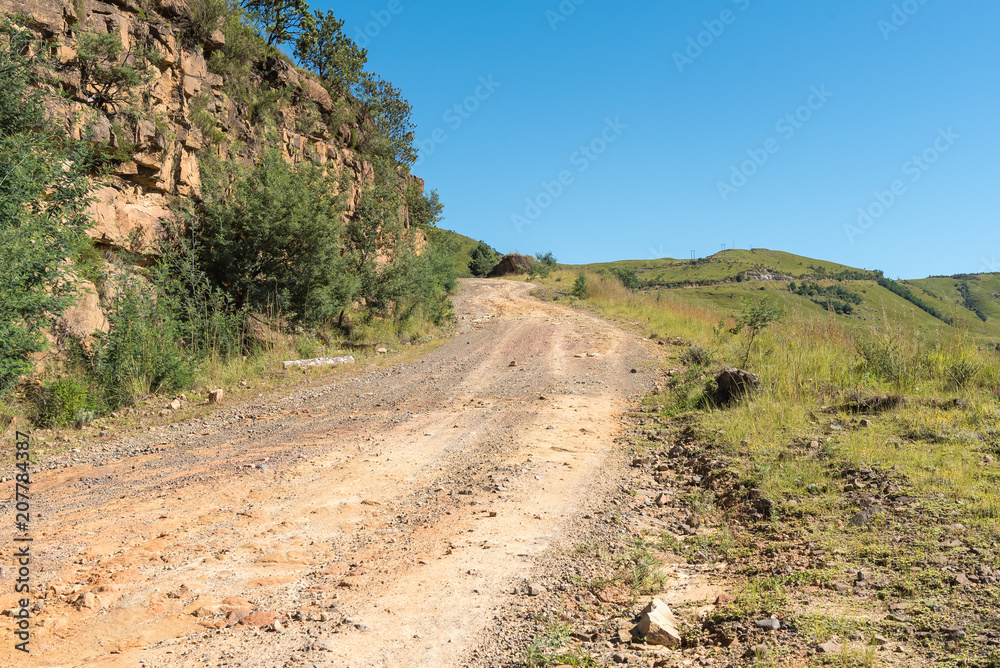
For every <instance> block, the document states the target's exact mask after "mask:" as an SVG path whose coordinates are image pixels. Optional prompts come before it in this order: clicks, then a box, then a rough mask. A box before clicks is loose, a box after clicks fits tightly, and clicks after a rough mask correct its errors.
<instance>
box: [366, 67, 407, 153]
mask: <svg viewBox="0 0 1000 668" xmlns="http://www.w3.org/2000/svg"><path fill="white" fill-rule="evenodd" d="M353 93H354V96H355V97H356V98H357V99H358V101H359V102H360V103H361V109H362V118H363V122H362V124H361V130H362V140H363V143H364V144H366V145H367V146H368V148H369V149H370V150H372V151H373V152H375V153H377V154H380V155H384V156H385V157H388V158H391V159H393V160H395V161H396V162H400V163H402V164H404V165H412V164H413V163H414V161H416V159H417V149H416V148H415V147H414V146H413V140H414V135H413V128H414V127H415V126H414V125H413V122H412V121H411V120H410V113H411V111H412V107H411V106H410V103H409V102H407V101H406V100H405V99H404V98H403V96H402V94H401V93H400V91H399V89H398V88H396V87H395V86H393V85H392V84H391V83H389V82H388V81H386V80H384V79H382V78H380V77H379V76H378V75H376V74H369V73H367V72H365V73H364V74H363V75H362V76H361V79H360V80H359V81H358V83H357V84H356V85H355V86H354V88H353Z"/></svg>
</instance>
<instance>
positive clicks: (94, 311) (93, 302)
mask: <svg viewBox="0 0 1000 668" xmlns="http://www.w3.org/2000/svg"><path fill="white" fill-rule="evenodd" d="M109 329H110V328H109V326H108V319H107V318H105V317H104V311H102V310H101V302H100V299H99V298H98V296H97V288H96V287H95V286H94V284H93V283H91V282H90V281H81V282H80V285H79V294H78V296H77V298H76V303H75V304H73V306H71V307H69V308H68V309H66V310H65V311H64V312H63V315H62V318H60V320H59V324H58V327H57V330H58V331H59V332H60V333H61V334H63V335H64V336H69V337H72V338H74V339H76V340H77V341H79V342H80V343H81V344H82V345H83V347H84V348H87V349H89V348H90V347H91V345H93V337H94V334H96V333H97V332H104V333H107V332H108V331H109Z"/></svg>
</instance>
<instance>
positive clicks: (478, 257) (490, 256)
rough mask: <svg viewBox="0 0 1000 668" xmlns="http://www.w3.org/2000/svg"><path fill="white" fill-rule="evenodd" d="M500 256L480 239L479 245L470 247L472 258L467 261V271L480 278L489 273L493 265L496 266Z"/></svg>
mask: <svg viewBox="0 0 1000 668" xmlns="http://www.w3.org/2000/svg"><path fill="white" fill-rule="evenodd" d="M499 259H500V257H499V255H498V254H497V253H496V251H494V250H493V249H492V248H490V247H489V245H488V244H487V243H486V242H485V241H480V242H479V245H477V246H476V247H475V248H473V249H472V260H471V261H470V262H469V271H470V272H472V275H473V276H476V277H477V278H482V277H484V276H486V275H487V274H489V273H490V272H491V271H492V270H493V267H495V266H497V262H498V261H499Z"/></svg>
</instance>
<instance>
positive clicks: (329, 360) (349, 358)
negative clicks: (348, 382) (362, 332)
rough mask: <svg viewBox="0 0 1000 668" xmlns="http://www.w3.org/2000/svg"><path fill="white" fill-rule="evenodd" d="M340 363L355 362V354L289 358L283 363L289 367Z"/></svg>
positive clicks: (335, 364)
mask: <svg viewBox="0 0 1000 668" xmlns="http://www.w3.org/2000/svg"><path fill="white" fill-rule="evenodd" d="M339 364H354V356H353V355H344V356H343V357H316V358H314V359H309V360H288V361H285V362H282V365H283V366H284V367H285V368H286V369H288V368H290V367H293V366H301V367H312V366H337V365H339Z"/></svg>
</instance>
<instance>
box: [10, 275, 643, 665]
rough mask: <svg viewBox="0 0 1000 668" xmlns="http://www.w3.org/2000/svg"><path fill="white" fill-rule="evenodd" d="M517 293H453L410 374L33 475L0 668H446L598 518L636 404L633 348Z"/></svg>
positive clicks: (274, 404) (258, 408) (367, 380)
mask: <svg viewBox="0 0 1000 668" xmlns="http://www.w3.org/2000/svg"><path fill="white" fill-rule="evenodd" d="M530 287H531V286H530V285H528V284H524V283H517V282H508V281H493V280H491V281H486V280H468V281H463V284H462V288H461V291H460V294H459V295H458V296H457V297H456V299H455V306H456V313H457V316H458V318H459V331H458V333H457V334H456V335H455V336H454V337H453V339H452V340H450V341H449V342H447V343H446V344H445V345H443V346H442V347H440V348H439V349H437V350H436V351H434V352H432V353H429V354H428V355H426V356H424V357H423V358H421V359H419V360H417V361H416V362H414V363H410V364H405V365H397V366H393V367H386V368H382V369H377V370H369V371H362V372H360V373H359V374H358V375H356V376H354V377H352V378H348V379H345V380H343V381H338V382H335V383H331V384H329V385H324V386H321V387H311V388H309V389H306V390H303V391H300V392H298V393H297V394H294V395H292V396H290V397H285V398H281V399H275V400H267V399H261V400H259V401H258V402H253V403H250V404H243V405H239V406H227V407H225V408H223V409H221V410H219V411H218V412H216V413H214V414H212V415H211V416H210V417H209V418H207V419H205V420H200V421H196V422H192V423H182V424H179V425H171V426H170V427H168V428H163V429H157V430H155V431H153V432H151V433H149V434H147V435H145V436H144V437H143V438H142V439H139V440H137V439H131V440H128V441H127V442H126V441H123V442H122V443H120V444H118V446H117V448H112V450H111V451H110V452H102V453H100V454H97V455H88V453H87V451H86V450H85V451H84V452H83V453H81V454H79V455H78V456H77V457H76V459H77V460H78V461H75V462H74V461H72V460H67V464H70V465H67V466H65V467H60V468H55V469H52V470H46V471H42V472H39V473H37V474H36V476H35V479H34V485H33V495H34V497H36V500H35V502H34V503H35V507H34V509H35V511H36V513H40V514H41V517H40V518H35V521H34V522H33V529H34V532H35V533H34V535H35V543H34V545H33V548H32V549H33V551H34V555H35V561H34V564H33V577H34V578H35V584H37V585H40V587H41V588H42V589H43V590H44V591H46V592H47V595H46V597H45V598H44V599H41V600H40V602H41V610H40V611H38V612H37V613H36V615H35V617H34V619H33V620H32V624H33V630H32V633H33V635H32V643H31V644H32V649H33V652H32V655H31V656H30V657H25V656H23V654H21V653H19V652H16V651H15V650H14V647H13V645H14V642H13V640H12V635H11V630H12V629H13V620H12V619H11V618H10V617H9V616H4V617H0V628H3V637H4V638H5V640H4V642H3V643H2V644H0V665H25V666H77V665H88V666H89V665H96V666H140V665H144V666H188V665H191V666H204V665H212V666H220V665H222V666H224V665H228V666H286V665H288V666H295V665H303V666H313V665H317V666H329V667H334V666H338V667H339V666H343V667H348V666H349V667H352V668H360V667H362V666H458V665H462V664H463V663H466V662H467V660H468V657H469V656H470V655H471V653H472V652H473V651H474V650H476V648H477V645H478V644H479V643H481V641H482V634H483V633H484V630H485V629H486V628H487V627H488V626H489V625H490V623H491V622H492V620H493V616H494V611H495V610H497V609H498V607H500V606H501V605H502V603H503V601H504V600H505V598H509V597H512V596H516V595H520V594H521V592H523V589H524V587H525V583H527V582H528V581H530V579H531V577H532V575H533V569H534V568H535V563H536V562H537V558H538V557H539V556H540V555H543V554H545V553H546V551H547V550H548V549H549V548H550V547H551V546H552V545H554V544H556V543H557V542H559V541H564V540H565V539H566V538H567V532H570V531H572V527H573V526H574V521H575V519H576V518H578V517H579V516H580V515H581V513H583V512H584V508H585V507H588V506H591V505H593V504H594V503H599V502H600V501H601V499H598V498H594V496H595V495H600V494H604V493H605V491H603V490H605V489H606V486H601V485H600V484H598V482H599V481H600V479H601V476H602V467H604V466H608V465H610V464H609V461H610V460H609V457H611V455H612V452H613V450H614V446H613V440H614V438H615V436H616V435H617V433H618V431H619V429H620V425H621V422H620V420H619V416H620V414H621V412H622V411H623V410H624V409H625V408H626V406H627V405H628V402H629V401H630V399H632V398H634V397H635V396H636V395H637V394H638V393H640V392H641V391H643V390H645V389H647V388H648V387H650V386H651V385H652V384H653V369H652V366H653V365H652V364H651V360H652V358H653V354H654V353H653V352H652V351H651V350H650V349H649V348H647V347H646V346H645V345H644V344H643V343H642V342H640V341H639V339H638V338H636V337H635V335H633V334H630V333H627V332H625V331H623V330H621V329H619V328H617V327H615V326H614V325H612V324H609V323H607V322H606V321H603V320H601V319H599V318H596V317H593V316H591V315H589V314H587V313H585V312H583V311H581V310H578V309H572V308H570V307H567V306H563V305H560V304H553V303H548V302H542V301H539V300H537V299H534V298H533V297H531V296H530V295H529V294H528V291H529V289H530ZM633 369H634V370H635V371H634V372H633ZM6 484H10V485H12V483H6ZM5 496H6V497H7V498H5V500H4V503H3V506H2V508H0V516H2V517H4V518H11V521H12V518H13V509H12V508H11V500H10V496H12V492H11V493H10V494H9V495H5ZM0 541H2V543H3V547H2V549H3V551H4V554H7V555H9V554H11V553H12V551H13V548H12V543H11V535H10V532H9V531H5V532H4V535H3V536H2V537H0ZM2 575H3V578H2V580H3V582H4V583H10V582H12V578H13V570H12V569H11V567H10V561H9V560H7V559H5V560H4V562H3V573H2ZM12 589H13V587H12V586H5V587H4V589H3V591H2V594H0V607H2V608H3V609H8V608H11V607H13V606H14V602H15V600H16V597H15V595H14V594H13V592H12ZM87 592H90V593H91V594H93V595H92V596H87V595H86V594H87ZM515 592H517V593H515ZM34 596H35V598H38V596H39V595H38V593H37V592H36V593H35V594H34ZM247 613H253V614H251V615H250V616H249V617H246V618H244V619H243V620H242V622H240V623H237V624H235V625H230V624H232V623H233V622H235V621H236V620H237V618H239V617H241V616H242V615H246V614H247ZM275 618H276V619H278V620H279V624H278V629H279V630H278V631H275V630H273V624H271V623H270V622H271V621H272V620H273V619H275ZM248 622H250V623H248Z"/></svg>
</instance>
